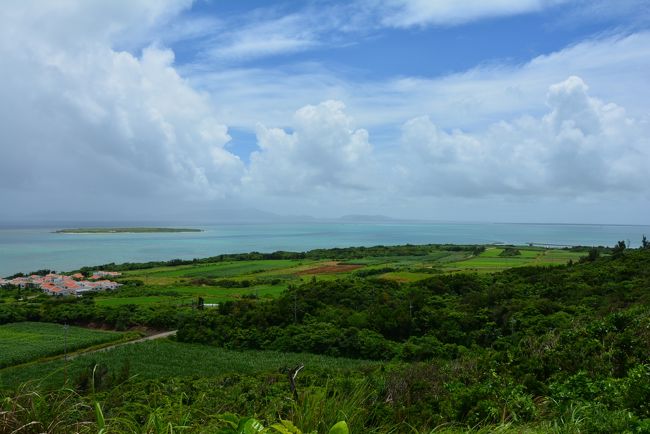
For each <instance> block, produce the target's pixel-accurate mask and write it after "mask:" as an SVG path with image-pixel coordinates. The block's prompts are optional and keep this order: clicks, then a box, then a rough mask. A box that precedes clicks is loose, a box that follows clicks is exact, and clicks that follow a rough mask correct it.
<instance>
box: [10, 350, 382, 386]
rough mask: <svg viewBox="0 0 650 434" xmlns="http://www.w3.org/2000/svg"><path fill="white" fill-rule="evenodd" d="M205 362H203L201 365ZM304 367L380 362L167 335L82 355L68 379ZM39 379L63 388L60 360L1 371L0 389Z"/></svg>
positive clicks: (71, 364) (73, 362) (339, 368)
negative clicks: (89, 373)
mask: <svg viewBox="0 0 650 434" xmlns="http://www.w3.org/2000/svg"><path fill="white" fill-rule="evenodd" d="M197 361H200V363H197ZM300 363H302V364H304V365H305V371H304V372H309V371H310V370H312V369H313V370H330V371H345V370H352V369H360V368H362V367H373V366H379V365H380V363H378V362H371V361H366V360H358V359H346V358H338V357H329V356H321V355H316V354H297V353H284V352H276V351H232V350H226V349H223V348H217V347H212V346H208V345H200V344H188V343H182V342H174V341H171V340H167V339H160V340H156V341H147V342H141V343H137V344H133V345H123V346H120V347H117V348H114V349H111V350H109V351H102V352H98V353H94V354H87V355H82V356H79V357H77V358H75V359H73V360H71V361H70V362H69V363H68V366H67V372H68V378H75V377H77V376H79V374H80V373H81V372H82V371H84V370H87V369H88V367H89V366H94V365H103V366H105V367H106V368H108V372H109V373H115V372H119V371H120V370H121V369H123V367H124V365H125V364H128V366H129V369H130V373H131V375H133V376H137V377H138V378H141V379H156V378H169V377H210V376H216V375H222V374H228V373H237V374H254V373H259V372H278V370H279V369H280V368H282V367H287V366H296V365H298V364H300ZM29 380H36V381H42V382H43V384H47V385H51V386H55V387H58V386H60V385H62V384H63V381H64V362H63V360H61V359H58V360H50V361H45V362H42V363H36V364H33V365H30V366H24V367H20V368H18V367H16V368H8V369H5V370H2V371H0V388H2V387H9V386H14V385H15V384H17V383H20V382H24V381H29Z"/></svg>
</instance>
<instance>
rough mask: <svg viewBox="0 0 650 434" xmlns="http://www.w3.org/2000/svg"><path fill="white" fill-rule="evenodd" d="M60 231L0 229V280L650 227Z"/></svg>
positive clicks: (615, 233)
mask: <svg viewBox="0 0 650 434" xmlns="http://www.w3.org/2000/svg"><path fill="white" fill-rule="evenodd" d="M66 227H76V226H64V227H61V226H56V227H54V226H52V227H39V228H34V227H30V228H27V227H23V228H2V227H0V276H8V275H11V274H14V273H17V272H30V271H35V270H38V269H43V268H47V269H52V270H56V271H70V270H73V269H76V268H79V267H82V266H92V265H101V264H105V263H110V262H115V263H121V262H144V261H155V260H169V259H175V258H180V259H192V258H201V257H206V256H214V255H219V254H222V253H243V252H251V251H258V252H272V251H276V250H288V251H305V250H310V249H315V248H329V247H350V246H373V245H379V244H383V245H393V244H406V243H410V244H427V243H453V244H492V243H502V244H517V245H525V244H528V243H535V244H550V245H563V246H564V245H568V246H571V245H586V246H598V245H602V246H612V245H614V244H616V242H617V241H619V240H625V241H626V242H628V243H629V244H630V245H631V246H633V247H634V246H638V245H639V244H640V242H641V238H642V236H643V235H644V234H647V235H648V236H649V237H650V226H626V225H575V224H518V223H419V222H418V223H412V222H406V223H404V222H382V223H377V222H373V223H298V224H297V223H272V224H220V225H204V226H186V225H181V226H176V225H172V226H171V227H189V228H197V229H202V230H203V232H186V233H151V234H57V233H53V231H55V230H57V229H63V228H66Z"/></svg>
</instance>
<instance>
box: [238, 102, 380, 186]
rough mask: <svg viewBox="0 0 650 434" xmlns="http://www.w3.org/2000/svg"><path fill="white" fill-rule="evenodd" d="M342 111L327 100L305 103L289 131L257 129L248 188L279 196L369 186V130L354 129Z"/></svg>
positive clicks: (350, 120) (294, 118)
mask: <svg viewBox="0 0 650 434" xmlns="http://www.w3.org/2000/svg"><path fill="white" fill-rule="evenodd" d="M344 109H345V105H344V104H343V103H342V102H340V101H331V100H330V101H325V102H322V103H320V104H318V105H316V106H314V105H307V106H305V107H303V108H301V109H300V110H298V111H296V113H295V114H294V116H293V121H292V123H291V132H287V131H286V130H284V129H281V128H267V127H265V126H263V125H259V126H258V128H257V141H258V145H259V147H260V150H259V151H256V152H254V153H253V154H252V155H251V164H250V170H249V175H248V178H247V184H248V186H249V187H251V188H254V189H256V190H257V189H259V190H261V191H267V192H271V193H277V194H285V193H293V194H296V193H307V192H310V191H314V190H319V189H334V190H335V189H366V188H368V184H369V183H370V182H371V180H369V179H367V178H366V175H367V173H366V170H367V168H368V167H369V166H370V164H371V161H372V146H371V144H370V142H369V139H368V132H367V131H366V130H364V129H356V128H355V126H354V122H353V119H352V118H351V117H350V116H348V115H347V114H346V113H345V111H344Z"/></svg>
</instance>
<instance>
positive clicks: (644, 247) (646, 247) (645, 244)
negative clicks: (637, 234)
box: [641, 234, 650, 249]
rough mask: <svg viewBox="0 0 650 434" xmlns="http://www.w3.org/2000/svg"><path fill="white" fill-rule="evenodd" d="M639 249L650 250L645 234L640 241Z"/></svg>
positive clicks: (649, 243) (649, 242)
mask: <svg viewBox="0 0 650 434" xmlns="http://www.w3.org/2000/svg"><path fill="white" fill-rule="evenodd" d="M641 248H642V249H650V241H648V239H647V238H646V236H645V234H644V235H643V239H642V240H641Z"/></svg>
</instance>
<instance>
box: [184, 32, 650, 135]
mask: <svg viewBox="0 0 650 434" xmlns="http://www.w3.org/2000/svg"><path fill="white" fill-rule="evenodd" d="M648 70H650V32H640V33H634V34H630V35H624V36H620V35H617V36H612V37H607V38H602V39H595V40H587V41H583V42H581V43H579V44H576V45H573V46H569V47H567V48H565V49H563V50H560V51H557V52H554V53H551V54H548V55H544V56H539V57H536V58H534V59H532V60H530V61H529V62H526V63H523V64H516V65H509V64H492V65H487V66H478V67H476V68H473V69H471V70H468V71H465V72H462V73H457V74H450V75H444V76H439V77H394V78H388V79H381V80H368V79H364V80H361V79H354V78H347V77H346V76H345V75H344V74H341V73H338V72H334V71H331V70H328V69H327V68H325V67H323V66H320V65H317V64H303V65H294V66H293V67H291V68H284V69H262V68H248V69H246V68H233V69H227V70H218V71H210V72H207V73H206V72H196V71H186V72H187V74H188V76H189V77H190V81H191V82H192V83H193V84H194V85H195V86H196V87H198V88H202V89H205V90H206V91H207V92H208V93H210V94H211V95H214V98H215V99H214V100H215V103H218V110H219V116H220V118H221V119H223V121H224V122H226V123H227V124H228V125H231V126H236V127H239V128H248V129H250V130H254V129H255V125H256V124H257V123H258V122H261V123H263V124H266V125H279V126H284V125H286V123H287V119H290V118H291V115H292V113H293V111H294V110H295V108H296V107H302V106H304V105H306V104H313V103H314V101H323V100H327V99H335V100H340V101H344V102H345V104H346V106H347V107H348V109H349V110H350V112H351V113H354V115H355V119H356V120H357V122H358V123H359V124H360V125H363V126H364V127H365V128H368V129H369V130H371V131H372V132H373V138H374V139H373V142H374V144H375V145H376V146H378V147H381V146H390V144H391V143H394V142H392V139H393V138H394V137H392V136H390V134H389V137H388V138H387V139H386V140H380V136H382V137H383V135H384V133H389V132H390V131H389V130H391V131H394V130H397V129H399V126H400V125H401V124H402V123H403V122H404V121H406V120H408V119H411V118H414V117H417V116H421V115H422V114H424V113H426V114H428V115H430V116H431V117H432V118H433V119H435V120H436V123H437V124H439V125H443V126H444V127H445V128H463V129H466V130H473V129H476V128H485V127H486V126H487V125H489V124H491V123H494V122H498V121H499V120H501V119H512V118H513V117H516V116H518V115H519V114H521V113H530V114H535V115H538V114H542V113H543V112H544V111H545V108H546V107H545V105H544V101H545V94H546V92H547V89H548V86H550V85H551V84H553V83H556V82H559V81H562V80H564V79H565V78H566V77H568V76H570V75H577V76H580V77H582V78H583V79H584V80H585V81H586V82H588V83H589V84H590V85H591V86H592V89H593V90H594V95H597V96H598V97H599V98H601V99H604V100H608V101H614V102H616V103H618V104H620V105H622V106H624V107H625V108H626V110H628V112H629V113H630V114H631V115H633V116H634V117H644V116H646V115H647V114H648V106H647V104H646V101H648V100H650V86H647V77H646V76H647V74H646V71H648ZM364 78H365V77H364Z"/></svg>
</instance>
